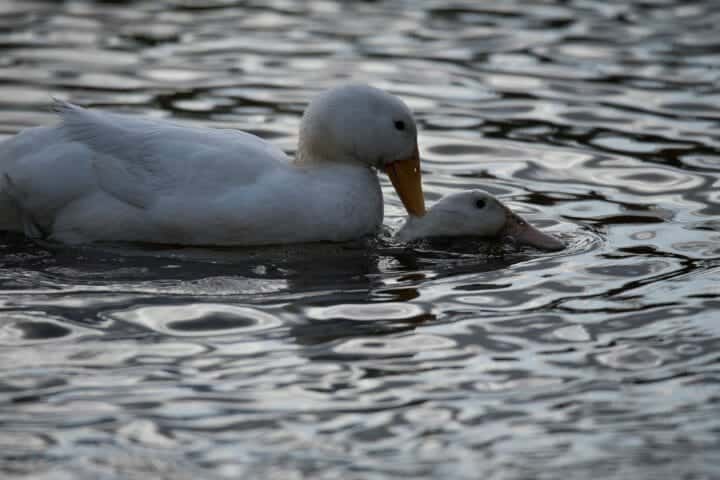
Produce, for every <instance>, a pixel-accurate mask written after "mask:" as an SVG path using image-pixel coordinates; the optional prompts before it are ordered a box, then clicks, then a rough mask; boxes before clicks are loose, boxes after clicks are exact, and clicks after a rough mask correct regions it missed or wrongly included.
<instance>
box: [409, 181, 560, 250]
mask: <svg viewBox="0 0 720 480" xmlns="http://www.w3.org/2000/svg"><path fill="white" fill-rule="evenodd" d="M433 237H480V238H488V239H497V240H499V241H502V242H512V243H514V244H516V245H520V246H522V245H525V246H530V247H535V248H538V249H540V250H548V251H558V250H562V249H563V248H565V245H564V244H563V242H562V241H560V240H559V239H557V238H555V237H553V236H551V235H548V234H547V233H543V232H542V231H540V230H538V229H537V228H535V227H533V226H532V225H530V224H529V223H528V222H527V221H526V220H524V219H523V218H521V217H520V216H519V215H517V214H515V213H513V211H512V210H510V209H509V208H508V207H507V206H505V205H503V203H502V202H500V201H499V200H498V199H497V198H495V197H493V196H492V195H490V194H489V193H487V192H483V191H482V190H470V191H466V192H460V193H454V194H452V195H448V196H446V197H443V198H442V199H441V200H440V201H438V202H437V203H436V204H435V205H433V206H432V208H430V209H429V210H428V212H427V214H426V215H425V216H423V217H412V216H410V217H408V219H407V221H406V222H405V225H403V227H402V229H400V231H399V232H398V233H397V235H396V238H397V239H398V240H400V241H404V242H409V241H413V240H418V239H421V238H433Z"/></svg>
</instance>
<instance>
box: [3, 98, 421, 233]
mask: <svg viewBox="0 0 720 480" xmlns="http://www.w3.org/2000/svg"><path fill="white" fill-rule="evenodd" d="M56 107H57V108H56V110H57V111H58V113H59V115H60V119H61V122H60V124H59V125H57V126H52V127H37V128H31V129H28V130H25V131H23V132H21V133H19V134H17V135H16V136H14V137H12V138H10V139H8V140H6V141H5V142H3V143H1V144H0V229H4V230H12V231H20V232H24V233H25V234H26V235H27V236H29V237H36V238H46V239H49V240H54V241H59V242H63V243H70V244H78V243H88V242H98V241H112V242H116V241H123V242H150V243H163V244H177V245H206V246H208V245H267V244H287V243H298V242H314V241H345V240H351V239H355V238H359V237H362V236H365V235H370V234H373V233H375V232H376V231H377V230H378V228H379V227H380V225H381V224H382V220H383V198H382V192H381V189H380V183H379V180H378V177H377V173H376V172H377V171H378V170H381V171H384V172H386V173H387V175H388V176H389V177H390V180H391V182H392V184H393V186H394V187H395V190H396V191H397V193H398V195H399V197H400V199H401V200H402V203H403V205H404V206H405V208H406V210H407V212H408V213H409V214H410V215H412V216H422V215H424V214H425V203H424V198H423V193H422V186H421V174H420V160H419V153H418V145H417V128H416V126H415V121H414V119H413V116H412V114H411V112H410V110H409V109H408V108H407V106H406V105H405V104H404V103H403V102H402V101H401V100H399V99H398V98H396V97H394V96H392V95H390V94H388V93H386V92H384V91H381V90H378V89H375V88H372V87H369V86H366V85H348V86H341V87H338V88H334V89H331V90H329V91H327V92H325V93H322V94H320V95H319V96H318V97H316V98H315V99H314V100H313V101H312V102H311V103H310V105H309V106H308V108H307V110H306V111H305V113H304V115H303V118H302V122H301V125H300V134H299V145H298V153H297V157H296V159H295V160H294V161H291V159H290V158H288V157H287V156H286V155H285V154H284V153H283V152H282V151H281V150H280V149H278V148H277V147H275V146H273V145H272V144H270V143H269V142H267V141H265V140H262V139H260V138H259V137H256V136H254V135H251V134H249V133H245V132H240V131H236V130H217V129H208V128H195V127H189V126H182V125H177V124H174V123H171V122H168V121H163V120H155V119H148V118H141V117H135V116H129V115H120V114H114V113H106V112H100V111H94V110H87V109H84V108H81V107H78V106H75V105H72V104H69V103H64V102H58V103H57V105H56Z"/></svg>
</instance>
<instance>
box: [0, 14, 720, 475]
mask: <svg viewBox="0 0 720 480" xmlns="http://www.w3.org/2000/svg"><path fill="white" fill-rule="evenodd" d="M718 22H720V10H718V9H717V8H716V5H715V2H712V1H706V2H702V1H698V2H682V1H671V0H652V1H643V2H589V1H583V0H570V1H565V2H560V1H558V2H523V1H498V2H472V1H467V2H459V1H457V2H446V1H431V0H429V1H423V2H400V1H399V2H362V3H361V2H333V1H325V2H312V3H311V2H294V1H279V0H278V1H262V2H260V1H258V2H254V1H248V2H239V1H237V2H236V1H222V0H216V1H210V0H205V1H183V0H174V1H165V2H153V1H139V2H129V1H128V2H123V1H106V2H97V3H95V2H89V1H69V2H62V3H61V2H42V1H25V0H5V1H3V2H2V3H1V4H0V49H1V51H2V55H0V138H5V137H9V136H10V135H12V134H14V133H16V132H17V131H18V130H20V129H22V128H25V127H28V126H34V125H38V124H47V123H50V122H52V121H54V119H53V116H52V115H51V114H50V113H49V108H48V104H49V98H50V96H55V97H58V98H61V99H68V100H71V101H73V102H76V103H79V104H82V105H87V106H90V107H96V108H104V109H111V110H115V111H124V112H131V113H138V114H144V115H150V116H154V117H162V118H170V119H173V120H175V121H182V122H187V123H193V124H197V125H203V126H209V127H222V128H240V129H244V130H248V131H251V132H253V133H256V134H258V135H260V136H262V137H264V138H268V139H270V140H272V141H273V142H274V143H276V144H277V145H278V146H279V147H281V148H283V149H285V150H286V151H288V152H289V153H290V154H292V153H293V152H294V149H295V143H296V141H297V127H298V124H299V119H300V114H301V112H302V110H303V108H304V107H305V105H306V103H307V101H308V100H309V99H310V98H311V97H312V96H313V95H314V94H316V93H317V92H319V91H321V90H323V89H326V88H328V87H330V86H333V85H335V84H337V83H341V82H344V81H348V80H353V81H362V82H368V83H372V84H373V85H376V86H378V87H381V88H385V89H387V90H389V91H391V92H393V93H395V94H397V95H399V96H401V97H402V98H403V99H404V100H405V101H406V102H407V103H408V104H409V105H410V107H411V108H412V109H413V111H414V112H415V114H416V116H417V119H418V123H419V128H420V148H421V153H422V157H423V168H424V182H425V190H426V195H427V197H428V199H429V200H430V201H433V200H435V199H437V198H439V197H440V196H442V195H444V194H447V193H451V192H456V191H460V190H463V189H467V188H478V187H480V188H483V189H486V190H488V191H490V192H492V193H494V194H497V195H499V196H500V197H501V198H503V200H505V201H506V202H508V203H509V204H510V205H512V206H513V208H514V209H515V210H517V211H518V212H521V213H522V214H524V215H525V216H526V217H527V218H529V219H531V221H533V223H535V224H537V225H540V226H542V227H543V228H545V229H546V230H548V231H550V232H553V233H554V234H556V235H558V236H560V237H562V238H563V239H564V240H565V241H567V242H568V245H569V246H568V248H567V249H566V250H565V251H562V252H558V253H552V254H540V253H539V252H533V251H520V252H507V253H506V254H505V255H503V256H497V255H494V256H488V255H485V254H482V253H479V250H478V249H474V247H473V245H472V244H467V243H461V244H457V243H454V242H449V243H444V244H442V243H441V244H439V245H438V244H433V245H422V246H419V247H417V248H401V247H396V246H388V245H384V244H382V243H381V244H380V245H377V246H374V247H372V248H364V247H362V246H357V245H349V246H335V247H327V246H325V247H321V248H310V247H308V248H307V249H304V248H301V249H300V250H298V249H296V248H280V249H269V250H267V249H260V250H253V251H243V250H236V249H222V250H193V249H177V250H173V251H168V250H164V249H159V248H155V247H152V248H150V247H125V246H123V247H120V246H118V247H113V248H95V247H86V248H68V247H61V246H58V245H46V244H36V243H32V242H30V241H28V240H25V239H23V238H22V237H20V236H17V235H10V234H2V237H1V238H0V250H1V252H2V256H1V258H0V261H1V263H2V268H1V269H0V308H2V315H1V316H0V368H2V375H1V376H0V476H2V477H3V478H8V479H15V478H18V479H19V478H37V479H97V478H103V479H118V480H119V479H145V478H158V479H159V478H168V479H170V478H172V479H174V480H176V479H184V478H203V479H205V478H207V479H215V478H217V479H223V478H266V479H272V478H278V479H296V478H297V479H300V478H307V479H331V478H332V479H334V478H343V479H355V478H357V479H381V478H412V479H423V478H427V479H430V478H452V479H477V478H486V479H501V480H519V479H557V478H563V477H565V478H617V479H620V478H623V479H624V478H635V479H645V478H647V479H655V478H683V479H711V478H717V477H718V476H720V454H719V453H718V452H720V420H719V419H720V407H719V406H718V404H719V402H720V388H718V379H719V378H720V368H719V367H718V361H719V360H720V356H719V354H718V352H719V351H720V348H719V347H720V326H718V325H720V324H718V322H717V318H718V314H719V311H720V299H719V298H718V294H719V293H720V233H719V230H720V220H718V218H720V217H719V214H720V194H719V193H718V192H719V190H718V183H719V181H720V175H719V174H720V133H719V132H720V125H719V120H720V109H719V108H718V107H719V106H720V90H718V84H719V82H720V54H719V53H718V51H719V50H718V46H719V45H720V40H719V38H718V35H717V24H718ZM382 181H383V189H384V191H385V198H386V212H385V213H386V224H387V226H388V228H390V229H392V228H396V227H397V225H398V224H399V222H400V221H401V218H402V216H403V210H402V207H401V205H400V203H399V201H398V199H397V197H396V196H395V194H394V192H393V191H392V188H391V187H390V185H389V183H388V182H387V181H386V179H385V178H383V180H382Z"/></svg>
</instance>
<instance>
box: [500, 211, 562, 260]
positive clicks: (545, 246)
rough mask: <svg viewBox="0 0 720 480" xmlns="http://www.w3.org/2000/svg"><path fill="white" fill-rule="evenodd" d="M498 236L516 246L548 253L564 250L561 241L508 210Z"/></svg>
mask: <svg viewBox="0 0 720 480" xmlns="http://www.w3.org/2000/svg"><path fill="white" fill-rule="evenodd" d="M500 236H501V237H502V238H509V239H510V240H511V241H513V242H514V243H515V244H516V245H518V246H528V247H535V248H537V249H540V250H546V251H550V252H557V251H558V250H562V249H563V248H565V244H564V243H563V242H562V241H561V240H559V239H557V238H555V237H553V236H552V235H548V234H547V233H543V232H542V231H540V230H539V229H537V228H535V227H533V226H532V225H530V224H529V223H528V222H527V221H525V220H524V219H522V218H521V217H520V216H518V215H516V214H514V213H513V212H511V211H509V210H508V219H507V222H506V223H505V227H504V228H503V229H502V231H501V232H500Z"/></svg>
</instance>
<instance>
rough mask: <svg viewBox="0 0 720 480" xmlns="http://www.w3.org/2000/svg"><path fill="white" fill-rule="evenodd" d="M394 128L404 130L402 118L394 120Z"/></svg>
mask: <svg viewBox="0 0 720 480" xmlns="http://www.w3.org/2000/svg"><path fill="white" fill-rule="evenodd" d="M395 128H397V129H398V130H405V122H403V121H402V120H395Z"/></svg>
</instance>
